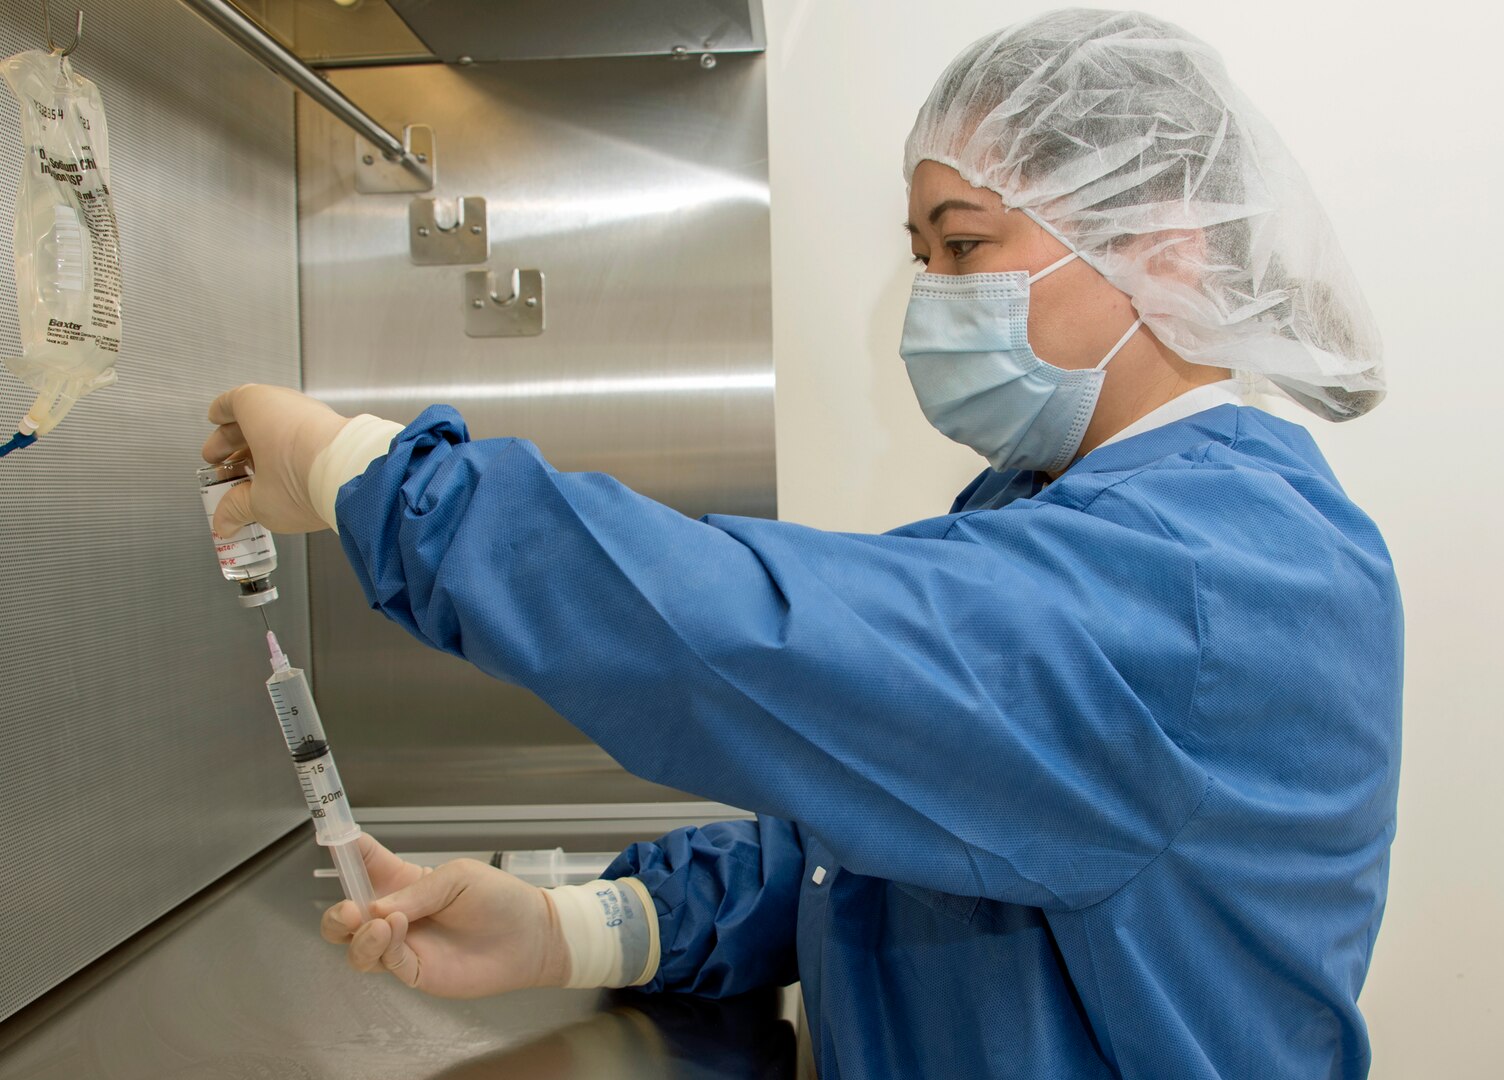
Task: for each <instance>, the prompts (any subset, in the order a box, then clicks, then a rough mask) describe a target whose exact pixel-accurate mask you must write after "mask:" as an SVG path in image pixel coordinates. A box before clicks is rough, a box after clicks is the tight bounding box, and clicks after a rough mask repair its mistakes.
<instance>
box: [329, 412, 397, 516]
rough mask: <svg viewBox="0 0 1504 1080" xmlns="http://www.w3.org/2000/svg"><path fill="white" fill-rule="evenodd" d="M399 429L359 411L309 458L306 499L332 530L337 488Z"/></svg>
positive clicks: (386, 445) (387, 446) (385, 447)
mask: <svg viewBox="0 0 1504 1080" xmlns="http://www.w3.org/2000/svg"><path fill="white" fill-rule="evenodd" d="M401 430H402V425H401V424H398V423H394V422H392V421H391V420H383V419H381V417H379V416H372V415H371V414H370V413H361V414H360V415H359V416H357V417H356V418H355V419H353V420H351V421H350V422H349V423H348V424H346V425H345V426H344V427H343V428H341V429H340V433H339V434H338V435H336V436H335V437H334V441H333V442H331V443H330V444H329V445H328V446H326V447H324V448H323V449H322V450H320V451H319V456H318V457H316V458H314V459H313V468H311V469H310V470H309V471H308V498H309V501H311V502H312V503H313V509H314V510H315V511H316V512H317V513H318V515H319V517H321V518H323V519H324V521H325V523H326V524H327V525H328V526H329V527H330V528H331V529H333V530H334V531H335V532H339V524H338V523H337V522H336V521H335V520H334V500H335V499H337V498H339V489H340V488H342V487H344V486H345V484H346V483H348V482H349V481H351V480H354V479H355V478H356V477H357V476H359V475H360V474H361V473H363V472H365V471H366V466H367V465H369V464H371V462H373V461H375V460H376V459H377V458H379V457H381V456H382V455H383V454H385V453H386V452H387V450H388V449H390V448H391V445H392V440H393V439H395V438H396V437H397V433H398V432H400V431H401Z"/></svg>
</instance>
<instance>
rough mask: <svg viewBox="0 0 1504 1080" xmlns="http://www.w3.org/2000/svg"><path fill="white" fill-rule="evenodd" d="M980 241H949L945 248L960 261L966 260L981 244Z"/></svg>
mask: <svg viewBox="0 0 1504 1080" xmlns="http://www.w3.org/2000/svg"><path fill="white" fill-rule="evenodd" d="M980 243H981V241H980V240H947V241H946V242H945V246H946V247H947V248H949V249H950V253H951V254H952V255H954V256H955V257H956V258H958V259H964V258H966V256H968V255H970V254H971V253H972V251H973V250H974V249H975V248H976V246H977V245H978V244H980Z"/></svg>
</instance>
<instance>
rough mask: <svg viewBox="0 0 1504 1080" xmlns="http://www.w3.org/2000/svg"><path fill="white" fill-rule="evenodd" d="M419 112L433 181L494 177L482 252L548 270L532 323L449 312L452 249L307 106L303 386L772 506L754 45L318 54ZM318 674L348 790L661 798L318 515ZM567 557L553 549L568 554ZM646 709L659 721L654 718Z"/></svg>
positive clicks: (721, 501)
mask: <svg viewBox="0 0 1504 1080" xmlns="http://www.w3.org/2000/svg"><path fill="white" fill-rule="evenodd" d="M331 78H332V80H333V81H334V82H335V83H336V84H337V85H338V86H339V87H340V88H341V89H342V90H344V91H345V92H346V93H347V94H349V95H350V97H351V98H353V99H354V100H355V101H357V102H359V103H360V104H361V106H362V107H363V108H365V109H366V110H367V111H369V112H370V113H371V115H372V116H373V117H375V118H376V119H377V120H378V121H379V122H381V123H383V124H385V125H387V126H388V127H390V128H392V129H393V130H396V129H400V128H401V127H402V126H403V125H405V124H409V123H425V124H429V125H431V126H432V127H433V129H434V137H435V144H436V149H435V153H436V157H437V185H436V188H435V191H434V192H433V194H434V195H435V196H436V197H439V198H442V199H455V198H461V197H464V196H467V195H479V196H484V197H485V199H486V204H487V208H488V213H489V233H490V244H491V255H490V261H489V263H488V266H489V268H490V269H491V270H493V271H494V272H495V275H496V277H497V278H498V279H505V278H507V277H509V276H510V274H511V271H512V270H513V269H514V268H522V269H537V270H541V271H543V273H544V274H545V276H546V278H547V295H546V304H547V316H546V323H547V329H546V330H545V331H544V332H543V333H542V334H541V335H540V336H537V337H514V338H471V337H467V336H466V334H465V309H464V297H465V283H464V276H465V274H466V272H467V270H468V269H474V268H473V267H469V268H467V267H465V266H414V265H412V262H411V258H410V256H409V251H408V201H409V197H408V196H401V195H361V194H357V193H356V192H355V189H354V184H353V179H352V174H353V172H354V140H353V137H352V136H351V135H350V134H349V132H347V131H346V130H344V129H343V128H342V127H340V126H338V125H337V124H335V123H334V122H333V121H331V120H330V119H329V118H327V117H326V116H324V115H323V114H322V113H321V112H320V111H318V110H316V109H314V108H312V107H311V106H309V105H308V104H307V103H306V102H300V103H299V111H298V124H299V129H298V149H299V153H298V168H299V210H300V243H301V257H302V287H303V353H304V378H305V386H306V388H307V389H308V390H309V392H310V393H313V394H315V395H316V396H318V397H321V398H323V399H324V400H326V401H328V402H330V403H331V404H332V405H334V406H335V407H336V408H338V409H340V410H341V411H343V412H345V413H347V414H354V413H357V412H362V411H366V412H373V413H376V414H378V415H381V416H386V417H389V418H391V419H394V420H399V421H403V422H406V421H409V420H411V419H412V418H413V417H415V416H416V415H417V414H418V412H420V411H421V410H422V409H423V407H425V406H426V405H428V404H430V403H433V402H447V403H449V404H452V405H454V406H456V407H457V408H459V409H460V411H461V412H462V413H463V414H464V415H465V417H466V420H467V421H468V423H469V425H470V429H471V433H472V435H473V436H474V437H477V438H483V437H488V436H499V435H514V436H521V437H524V438H528V439H532V440H533V441H534V442H536V443H537V444H538V445H539V447H540V448H541V449H542V450H543V452H544V453H545V454H546V455H547V456H548V458H549V460H550V461H552V462H553V464H554V465H555V466H557V467H559V468H561V469H565V470H585V469H593V470H600V471H604V472H609V473H611V474H613V475H614V476H616V477H617V478H618V479H620V480H622V481H624V482H625V483H627V484H628V485H630V486H632V487H633V488H635V489H637V490H638V491H641V492H643V493H644V494H647V495H649V496H652V497H653V498H656V499H658V500H660V501H662V502H664V503H667V504H668V505H670V506H673V507H675V508H677V509H679V510H681V511H683V512H684V513H686V514H690V515H696V516H698V515H700V514H704V513H708V512H712V511H714V512H723V513H737V514H754V515H768V516H771V515H772V514H773V513H774V510H775V506H774V469H773V371H772V357H771V329H770V321H769V320H770V317H769V304H770V284H769V283H770V278H769V273H770V272H769V259H768V200H767V164H766V151H767V147H766V115H765V98H764V89H763V60H762V57H760V56H754V55H749V56H730V57H723V58H722V59H721V62H720V63H719V65H718V66H716V67H715V68H714V69H711V70H706V69H702V68H701V67H700V66H699V65H697V64H682V63H675V62H673V61H670V60H666V59H662V58H652V59H618V60H573V61H556V62H535V63H516V64H492V65H476V66H473V67H465V68H452V67H444V66H439V65H417V66H406V67H396V68H379V69H358V70H347V71H339V72H334V73H332V75H331ZM310 559H311V565H312V575H311V576H312V581H313V622H314V638H315V645H314V654H315V675H316V677H317V681H318V692H319V695H320V705H321V709H322V711H323V714H324V716H325V719H326V722H327V723H328V724H329V726H330V735H331V738H333V739H334V740H335V741H336V743H337V745H338V747H339V759H340V767H341V770H342V773H343V776H344V778H345V780H346V781H347V782H348V784H349V786H350V789H351V791H352V793H353V797H354V800H355V803H356V805H357V806H407V805H435V804H442V805H456V804H474V805H487V804H499V803H571V802H627V801H642V800H649V801H656V800H661V799H665V798H674V797H676V796H675V795H674V793H672V792H666V791H665V790H664V789H662V788H659V787H656V786H654V785H650V784H646V783H644V782H642V781H639V780H637V779H635V778H633V777H630V776H628V775H627V774H626V773H625V772H623V771H622V770H621V769H620V768H619V767H617V766H616V765H615V764H614V763H612V762H611V761H610V760H609V759H608V758H606V756H605V755H604V754H603V753H602V752H601V751H599V750H598V749H596V748H595V747H594V746H592V745H591V744H589V743H588V742H587V741H586V740H585V739H584V738H583V736H581V735H580V734H579V733H578V732H576V731H575V730H574V729H573V728H571V727H570V726H569V725H568V724H567V723H565V722H564V721H563V720H562V719H561V718H560V717H558V716H557V715H556V714H554V713H553V712H552V711H551V710H549V709H548V708H547V707H546V706H545V705H543V703H542V702H540V701H539V700H538V699H536V698H535V697H533V696H532V695H531V694H529V693H527V692H525V691H523V690H520V689H516V688H513V687H509V686H505V685H503V684H500V683H497V682H495V681H493V680H491V679H489V678H487V677H485V676H483V675H481V674H480V673H479V672H477V671H475V670H473V669H472V668H470V667H469V666H468V665H466V664H464V663H462V662H460V661H458V660H456V659H454V658H452V657H448V656H444V655H441V654H439V653H436V652H433V651H431V650H427V649H425V648H423V647H422V646H420V645H418V644H417V643H416V642H414V641H412V640H411V639H410V638H408V637H407V636H406V635H405V634H404V633H403V632H402V631H401V630H399V629H397V628H396V627H395V626H394V625H392V624H390V623H387V622H386V621H384V620H382V619H380V618H377V617H375V616H373V615H372V614H371V613H370V612H369V611H368V610H367V609H366V606H365V602H364V600H363V598H362V597H361V595H360V591H359V588H358V586H357V584H356V582H355V579H354V575H353V574H352V573H351V571H350V569H349V567H348V566H347V565H346V563H345V559H344V556H343V554H342V552H341V551H340V549H339V546H338V542H337V540H335V539H334V538H333V537H331V536H327V535H324V536H320V537H315V538H314V540H313V542H312V543H311V545H310ZM561 572H568V571H567V568H561ZM663 722H664V723H673V718H672V717H664V719H663Z"/></svg>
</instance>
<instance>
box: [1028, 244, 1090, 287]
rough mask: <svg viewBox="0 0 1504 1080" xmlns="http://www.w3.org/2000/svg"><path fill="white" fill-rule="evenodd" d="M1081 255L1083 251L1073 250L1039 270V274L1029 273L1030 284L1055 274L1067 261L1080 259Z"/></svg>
mask: <svg viewBox="0 0 1504 1080" xmlns="http://www.w3.org/2000/svg"><path fill="white" fill-rule="evenodd" d="M1080 257H1081V253H1080V252H1078V251H1073V252H1071V253H1070V254H1069V255H1064V256H1062V257H1060V258H1058V259H1056V260H1055V261H1054V262H1052V263H1050V265H1049V266H1046V267H1045V268H1044V269H1043V270H1041V271H1039V273H1037V274H1030V275H1029V284H1030V285H1032V284H1034V283H1035V282H1036V281H1038V280H1039V279H1040V278H1042V277H1046V276H1048V275H1050V274H1053V273H1054V272H1055V271H1056V270H1059V269H1060V268H1061V267H1062V266H1064V265H1065V264H1066V263H1068V262H1070V261H1071V260H1072V259H1079V258H1080Z"/></svg>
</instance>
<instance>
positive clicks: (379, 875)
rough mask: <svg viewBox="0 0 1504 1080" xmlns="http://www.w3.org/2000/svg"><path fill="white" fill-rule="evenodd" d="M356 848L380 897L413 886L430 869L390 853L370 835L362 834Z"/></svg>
mask: <svg viewBox="0 0 1504 1080" xmlns="http://www.w3.org/2000/svg"><path fill="white" fill-rule="evenodd" d="M356 848H357V849H358V850H359V851H360V861H361V862H363V863H365V864H366V874H367V875H368V876H369V877H370V879H371V886H372V888H374V889H375V890H376V894H377V895H378V896H382V895H385V894H387V893H391V892H395V891H396V890H398V889H401V888H405V887H406V886H408V885H411V884H412V883H413V882H415V881H417V880H418V879H419V878H420V877H422V876H423V874H424V872H425V871H426V870H428V869H430V868H429V867H423V866H418V865H417V864H416V863H410V862H408V861H407V860H406V859H404V858H402V857H401V856H399V855H397V854H395V853H394V852H392V851H389V850H388V849H387V848H386V847H384V846H382V844H381V843H380V842H379V841H378V840H377V839H376V838H375V837H374V836H372V835H371V834H370V833H361V834H360V836H359V838H358V839H357V840H356Z"/></svg>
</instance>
